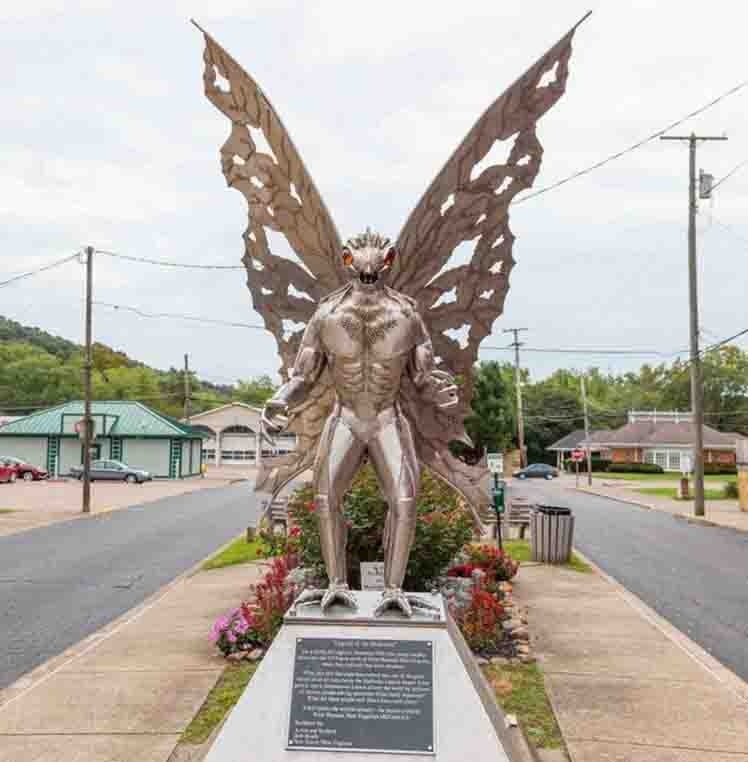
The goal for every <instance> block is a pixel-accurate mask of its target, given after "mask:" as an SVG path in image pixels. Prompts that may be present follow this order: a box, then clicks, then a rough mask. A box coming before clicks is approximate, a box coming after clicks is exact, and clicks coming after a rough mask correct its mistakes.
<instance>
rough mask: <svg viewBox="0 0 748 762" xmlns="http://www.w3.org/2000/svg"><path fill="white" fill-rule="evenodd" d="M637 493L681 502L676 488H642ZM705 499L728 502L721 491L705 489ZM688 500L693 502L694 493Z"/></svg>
mask: <svg viewBox="0 0 748 762" xmlns="http://www.w3.org/2000/svg"><path fill="white" fill-rule="evenodd" d="M635 492H639V493H640V494H642V495H657V496H658V497H669V498H671V499H672V500H679V499H681V498H679V497H678V496H677V495H678V492H677V490H676V488H675V487H642V489H637V490H635ZM704 497H705V499H707V500H727V499H728V498H726V497H725V493H724V492H723V491H722V490H721V489H705V490H704ZM686 499H687V500H693V492H692V493H691V497H689V498H686Z"/></svg>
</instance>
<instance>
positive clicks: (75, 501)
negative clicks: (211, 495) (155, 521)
mask: <svg viewBox="0 0 748 762" xmlns="http://www.w3.org/2000/svg"><path fill="white" fill-rule="evenodd" d="M254 476H255V470H254V469H253V468H251V467H241V468H231V467H221V468H212V469H209V470H208V473H207V474H206V476H205V477H203V478H200V477H194V478H190V479H175V480H171V479H170V480H157V481H152V482H146V483H145V484H126V483H124V482H94V483H93V484H92V485H91V512H92V513H93V514H97V513H98V514H101V513H106V512H109V511H114V510H118V509H120V508H127V507H128V506H130V505H142V504H144V503H151V502H153V501H154V500H159V499H160V498H163V497H174V496H177V495H184V494H187V493H189V492H194V491H196V490H203V489H213V488H216V487H225V486H226V485H228V484H231V483H233V482H237V481H240V480H244V479H250V480H253V479H254ZM81 493H82V484H81V483H80V482H78V481H76V480H73V479H64V480H54V481H37V482H24V481H21V480H19V481H16V482H15V483H14V484H0V536H3V535H8V534H14V533H15V532H23V531H25V530H27V529H33V528H35V527H39V526H45V525H46V524H52V523H54V522H57V521H65V520H69V519H76V518H79V517H80V516H81V515H82V514H81V501H82V498H81Z"/></svg>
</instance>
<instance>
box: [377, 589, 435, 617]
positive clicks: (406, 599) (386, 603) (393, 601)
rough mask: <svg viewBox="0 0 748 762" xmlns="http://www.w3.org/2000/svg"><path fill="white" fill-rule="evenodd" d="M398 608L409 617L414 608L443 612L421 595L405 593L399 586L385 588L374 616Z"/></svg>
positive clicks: (429, 611) (430, 611)
mask: <svg viewBox="0 0 748 762" xmlns="http://www.w3.org/2000/svg"><path fill="white" fill-rule="evenodd" d="M392 609H396V610H397V611H400V612H401V613H402V614H403V615H405V616H406V617H407V618H408V619H410V617H412V616H413V609H416V610H419V609H422V610H423V611H426V612H428V613H432V614H433V613H435V612H441V608H440V607H439V606H436V605H434V604H433V603H429V602H428V601H425V600H424V599H423V598H422V597H421V596H419V595H414V594H413V593H404V592H403V591H402V590H401V589H400V588H399V587H389V588H385V590H384V592H383V593H382V599H381V600H380V601H379V604H378V605H377V607H376V609H374V616H381V615H382V614H383V613H384V612H385V611H390V610H392Z"/></svg>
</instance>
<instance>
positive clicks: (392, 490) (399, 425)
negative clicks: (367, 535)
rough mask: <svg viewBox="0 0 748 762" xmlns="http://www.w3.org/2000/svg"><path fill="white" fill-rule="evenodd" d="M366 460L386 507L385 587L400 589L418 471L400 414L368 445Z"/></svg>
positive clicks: (413, 522)
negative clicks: (377, 480)
mask: <svg viewBox="0 0 748 762" xmlns="http://www.w3.org/2000/svg"><path fill="white" fill-rule="evenodd" d="M369 456H370V457H371V461H372V463H373V464H374V468H375V470H376V472H377V477H378V479H379V483H380V485H381V487H382V490H383V492H384V496H385V499H386V500H387V504H388V506H389V514H388V516H387V524H386V531H385V542H384V584H385V587H392V588H401V587H402V584H403V579H404V578H405V569H406V567H407V565H408V557H409V555H410V547H411V545H412V544H413V538H414V536H415V530H416V492H417V490H418V482H419V478H420V467H419V465H418V459H417V458H416V453H415V447H414V446H413V437H412V435H411V431H410V424H409V423H408V421H407V420H406V419H405V418H403V417H402V416H401V415H400V414H399V413H398V414H397V415H396V416H393V419H392V420H391V421H390V422H388V423H387V424H385V425H384V426H383V427H382V428H381V429H380V431H379V432H378V433H377V435H376V437H375V438H373V439H372V441H371V442H370V443H369Z"/></svg>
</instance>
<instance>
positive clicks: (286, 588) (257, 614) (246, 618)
mask: <svg viewBox="0 0 748 762" xmlns="http://www.w3.org/2000/svg"><path fill="white" fill-rule="evenodd" d="M295 567H296V558H295V556H293V555H289V556H284V557H281V558H276V559H274V560H273V565H272V567H271V568H270V571H268V572H267V573H266V574H265V576H264V577H263V579H262V581H261V582H258V583H257V584H256V585H254V586H253V588H252V590H253V593H254V600H253V601H252V602H251V603H242V604H241V606H239V608H237V609H234V610H233V611H230V612H229V613H228V614H226V616H222V617H219V618H218V619H217V620H216V622H215V624H214V625H213V628H212V629H211V632H210V639H211V641H213V643H215V644H216V646H218V648H219V649H220V650H221V653H222V654H223V655H224V656H229V655H230V654H232V653H236V652H238V651H251V650H252V649H253V648H257V647H258V646H262V647H264V648H267V647H268V646H269V645H270V644H271V643H272V642H273V639H274V638H275V636H276V635H277V634H278V631H279V630H280V628H281V624H283V615H284V614H285V613H286V611H288V609H289V608H290V607H291V604H292V603H293V600H294V598H295V597H296V590H295V589H294V587H293V586H292V585H289V584H288V573H289V572H290V571H291V570H292V569H294V568H295Z"/></svg>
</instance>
